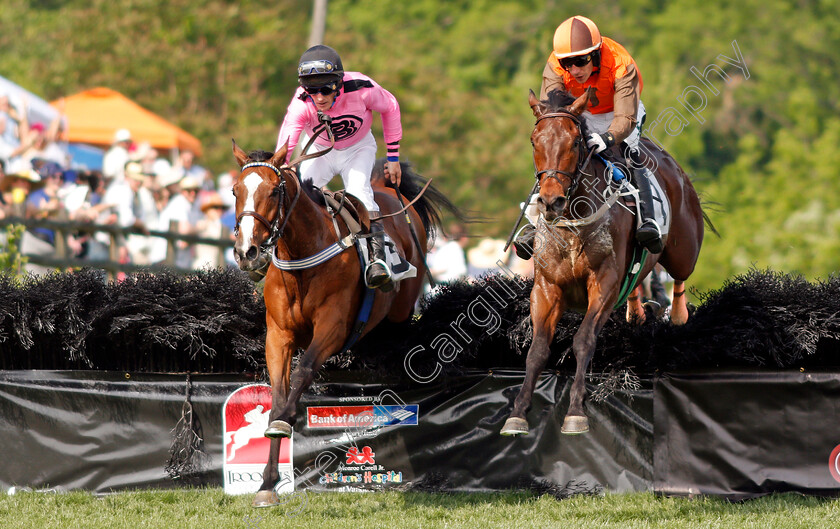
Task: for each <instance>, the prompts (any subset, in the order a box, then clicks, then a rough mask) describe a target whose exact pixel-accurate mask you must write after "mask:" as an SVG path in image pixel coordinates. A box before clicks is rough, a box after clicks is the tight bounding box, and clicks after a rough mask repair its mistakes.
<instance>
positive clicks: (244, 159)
mask: <svg viewBox="0 0 840 529" xmlns="http://www.w3.org/2000/svg"><path fill="white" fill-rule="evenodd" d="M230 141H232V142H233V157H234V158H236V163H238V164H239V167H242V166H243V165H245V164H246V163H248V155H247V154H245V151H243V150H242V149H240V148H239V145H237V144H236V140H234V139H233V138H231V140H230Z"/></svg>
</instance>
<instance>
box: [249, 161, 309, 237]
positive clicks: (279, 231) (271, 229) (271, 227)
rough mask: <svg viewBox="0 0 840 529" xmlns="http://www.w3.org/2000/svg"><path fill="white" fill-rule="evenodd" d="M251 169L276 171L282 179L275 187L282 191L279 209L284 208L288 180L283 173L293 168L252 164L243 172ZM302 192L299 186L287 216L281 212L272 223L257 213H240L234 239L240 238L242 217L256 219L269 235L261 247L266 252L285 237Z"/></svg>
mask: <svg viewBox="0 0 840 529" xmlns="http://www.w3.org/2000/svg"><path fill="white" fill-rule="evenodd" d="M250 167H268V168H269V169H271V170H272V171H274V173H275V174H276V175H277V176H278V177H280V183H279V184H277V185H276V186H275V189H279V190H280V191H279V193H280V201H279V206H278V209H281V208H282V207H283V203H284V202H285V201H286V178H285V177H284V176H283V171H289V172H291V171H292V169H291V167H289V166H287V165H284V166H281V167H276V166H274V165H272V164H270V163H268V162H250V163H247V164H245V165H243V166H242V169H241V170H242V171H244V170H245V169H248V168H250ZM301 192H302V190H301V189H300V186H298V192H297V194H296V195H295V196H294V198H293V199H292V203H291V204H290V205H289V209H288V210H287V211H286V213H285V214H283V212H282V211H279V212H278V214H277V215H275V216H274V220H272V221H269V220H268V219H267V218H265V217H264V216H262V215H260V214H259V213H257V212H256V211H243V212H242V213H240V214H239V216H237V217H236V225H235V226H234V227H233V235H234V237H239V223H240V222H241V221H242V217H246V216H249V217H254V218H255V219H257V220H258V221H259V222H260V223H262V225H263V226H265V228H266V229H267V230H268V233H269V236H268V239H266V240H265V242H263V243H262V244H261V245H260V247H261V248H262V249H264V250H266V249H269V248H271V247H272V246H274V245H275V244H276V243H277V241H278V240H279V239H280V237H282V236H283V231H284V230H285V229H286V223H287V222H288V221H289V216H290V215H291V213H292V210H293V209H294V207H295V204H297V201H298V198H300V194H301ZM280 217H283V224H280Z"/></svg>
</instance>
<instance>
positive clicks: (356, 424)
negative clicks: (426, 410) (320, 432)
mask: <svg viewBox="0 0 840 529" xmlns="http://www.w3.org/2000/svg"><path fill="white" fill-rule="evenodd" d="M419 408H420V407H419V406H418V405H417V404H405V405H403V406H394V405H375V404H371V405H367V406H364V405H363V406H309V407H307V408H306V425H307V427H309V428H376V427H383V426H396V425H399V426H417V418H418V416H419V414H420V409H419Z"/></svg>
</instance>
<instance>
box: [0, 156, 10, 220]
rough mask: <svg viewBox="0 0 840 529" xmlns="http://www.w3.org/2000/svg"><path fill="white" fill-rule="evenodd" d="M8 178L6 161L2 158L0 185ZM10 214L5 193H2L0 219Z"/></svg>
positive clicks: (0, 197) (0, 162) (0, 161)
mask: <svg viewBox="0 0 840 529" xmlns="http://www.w3.org/2000/svg"><path fill="white" fill-rule="evenodd" d="M5 179H6V163H5V162H4V161H3V160H1V159H0V187H2V185H3V180H5ZM9 214H10V208H9V204H8V203H6V197H5V194H4V193H0V219H5V218H6V217H8V216H9Z"/></svg>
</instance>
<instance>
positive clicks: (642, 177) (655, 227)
mask: <svg viewBox="0 0 840 529" xmlns="http://www.w3.org/2000/svg"><path fill="white" fill-rule="evenodd" d="M634 162H636V163H631V164H628V165H630V166H631V167H632V168H633V169H632V173H633V183H634V184H635V185H636V188H637V189H638V190H639V211H640V213H641V216H642V221H641V224H640V225H639V227H638V228H637V229H636V242H638V243H639V244H640V245H641V246H643V247H644V248H647V250H648V251H649V252H650V253H661V252H662V250H663V249H664V245H663V244H662V230H660V229H659V224H657V223H656V220H655V219H654V216H653V196H652V195H651V191H650V181H649V180H648V177H647V175H646V174H645V172H646V171H645V168H644V167H642V166H641V164H639V163H638V161H636V160H634Z"/></svg>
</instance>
